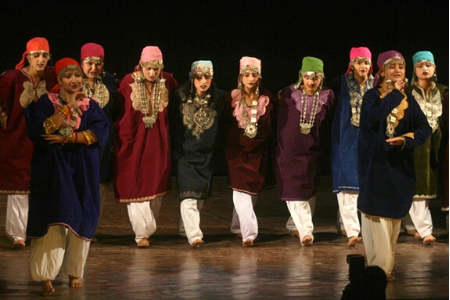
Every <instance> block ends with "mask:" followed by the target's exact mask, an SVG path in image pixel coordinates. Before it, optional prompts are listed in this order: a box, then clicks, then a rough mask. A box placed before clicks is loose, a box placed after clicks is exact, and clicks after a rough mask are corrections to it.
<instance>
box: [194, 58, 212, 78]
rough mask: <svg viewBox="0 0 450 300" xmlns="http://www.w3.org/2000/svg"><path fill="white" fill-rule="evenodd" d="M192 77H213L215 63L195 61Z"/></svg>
mask: <svg viewBox="0 0 450 300" xmlns="http://www.w3.org/2000/svg"><path fill="white" fill-rule="evenodd" d="M190 75H191V77H196V76H202V75H210V76H211V77H212V76H213V75H214V70H213V63H212V61H210V60H197V61H194V62H193V63H192V65H191V74H190Z"/></svg>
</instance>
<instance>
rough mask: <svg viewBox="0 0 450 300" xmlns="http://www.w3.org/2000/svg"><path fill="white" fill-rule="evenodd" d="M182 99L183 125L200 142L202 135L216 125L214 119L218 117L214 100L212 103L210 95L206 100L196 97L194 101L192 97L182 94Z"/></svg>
mask: <svg viewBox="0 0 450 300" xmlns="http://www.w3.org/2000/svg"><path fill="white" fill-rule="evenodd" d="M180 98H181V101H182V103H181V107H180V108H181V113H182V115H183V125H184V126H186V127H187V128H188V129H190V130H191V133H192V135H193V136H195V138H196V139H197V140H199V139H200V135H201V134H202V133H203V132H204V131H205V130H207V129H209V128H211V126H212V125H213V124H214V118H215V117H216V116H217V112H216V111H215V110H214V108H215V106H216V103H215V101H214V100H212V101H211V95H210V94H209V93H208V94H207V95H206V96H205V97H204V98H202V97H199V96H198V95H195V97H194V99H192V96H190V95H189V96H186V95H185V94H184V93H183V92H180Z"/></svg>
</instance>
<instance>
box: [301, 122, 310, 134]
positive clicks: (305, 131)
mask: <svg viewBox="0 0 450 300" xmlns="http://www.w3.org/2000/svg"><path fill="white" fill-rule="evenodd" d="M311 128H312V126H311V125H309V124H300V132H301V133H302V134H309V133H310V132H311Z"/></svg>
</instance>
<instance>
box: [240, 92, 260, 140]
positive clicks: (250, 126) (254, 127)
mask: <svg viewBox="0 0 450 300" xmlns="http://www.w3.org/2000/svg"><path fill="white" fill-rule="evenodd" d="M256 97H258V95H256ZM241 106H242V125H243V126H244V128H245V129H244V134H245V135H246V136H248V137H249V138H251V139H252V138H254V137H255V136H256V134H257V133H258V119H257V115H258V100H257V99H256V100H255V99H253V100H252V105H251V106H250V115H249V113H248V111H247V107H248V106H247V102H246V101H245V99H244V97H242V100H241Z"/></svg>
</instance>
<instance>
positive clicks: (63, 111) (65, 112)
mask: <svg viewBox="0 0 450 300" xmlns="http://www.w3.org/2000/svg"><path fill="white" fill-rule="evenodd" d="M58 112H59V113H61V114H63V115H64V116H65V117H66V118H67V116H68V115H69V114H70V108H69V107H68V106H67V105H64V106H63V107H60V108H59V110H58Z"/></svg>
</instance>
